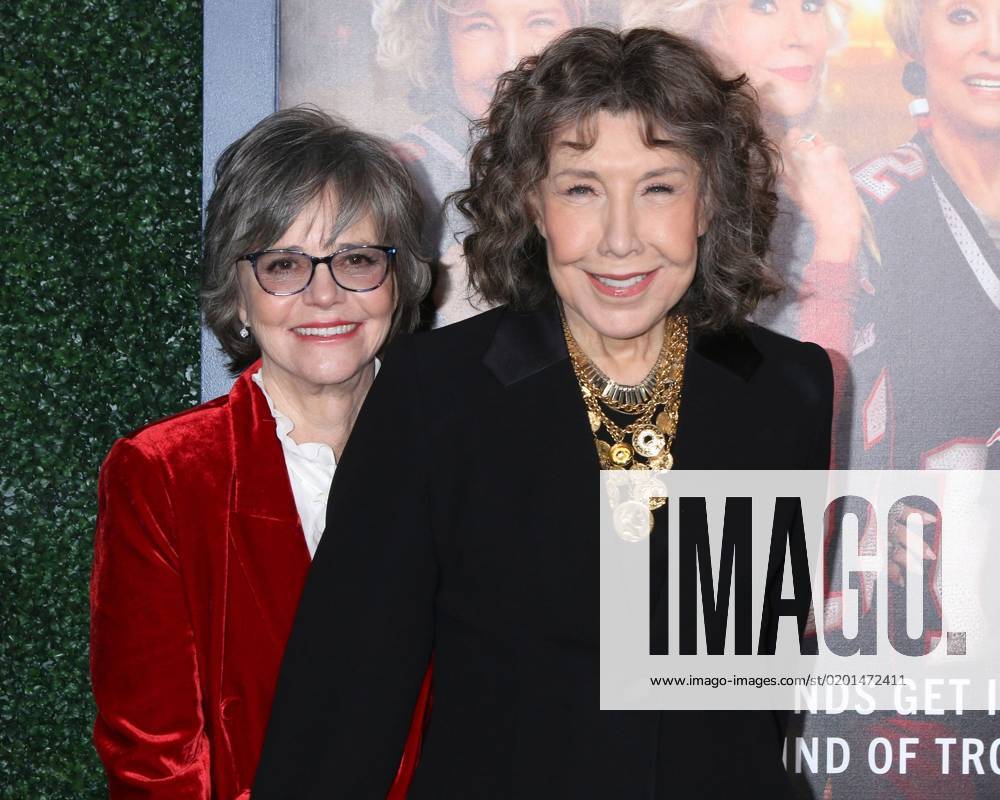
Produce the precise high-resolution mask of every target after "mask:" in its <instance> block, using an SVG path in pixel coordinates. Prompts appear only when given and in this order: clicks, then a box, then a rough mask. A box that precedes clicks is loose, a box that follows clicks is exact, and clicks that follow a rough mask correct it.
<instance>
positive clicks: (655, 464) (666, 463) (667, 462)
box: [649, 450, 674, 470]
mask: <svg viewBox="0 0 1000 800" xmlns="http://www.w3.org/2000/svg"><path fill="white" fill-rule="evenodd" d="M649 466H650V467H652V468H653V469H662V470H668V469H672V468H673V466H674V456H673V453H671V452H670V451H669V450H668V451H667V452H666V453H662V454H660V455H658V456H657V457H656V458H651V459H650V460H649Z"/></svg>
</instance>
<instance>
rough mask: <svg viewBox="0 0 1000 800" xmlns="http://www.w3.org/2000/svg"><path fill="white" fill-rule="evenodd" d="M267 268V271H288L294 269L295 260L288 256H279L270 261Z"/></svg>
mask: <svg viewBox="0 0 1000 800" xmlns="http://www.w3.org/2000/svg"><path fill="white" fill-rule="evenodd" d="M267 269H268V271H269V272H288V271H289V270H293V269H295V262H294V261H292V260H291V259H290V258H281V259H277V260H276V261H272V262H270V263H269V264H268V265H267Z"/></svg>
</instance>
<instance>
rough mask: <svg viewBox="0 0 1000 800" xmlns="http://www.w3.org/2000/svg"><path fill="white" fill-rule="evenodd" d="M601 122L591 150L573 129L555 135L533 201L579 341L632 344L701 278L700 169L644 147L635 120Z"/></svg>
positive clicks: (603, 116) (603, 118) (602, 116)
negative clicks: (591, 337) (596, 338)
mask: <svg viewBox="0 0 1000 800" xmlns="http://www.w3.org/2000/svg"><path fill="white" fill-rule="evenodd" d="M595 123H596V124H595V125H594V131H595V132H596V138H595V141H594V144H593V146H592V147H590V148H589V149H586V150H583V149H581V148H580V146H579V143H580V142H581V141H582V140H581V135H580V132H579V131H578V130H577V128H576V126H575V125H571V126H567V127H566V128H563V129H562V130H561V131H559V132H557V133H556V135H555V136H554V137H553V145H552V150H551V153H550V156H549V172H548V175H547V176H546V177H545V178H544V179H542V181H541V182H540V183H539V185H538V186H537V187H536V189H535V191H534V195H533V206H534V211H535V217H536V224H537V226H538V230H539V232H540V233H541V234H542V236H543V237H544V238H545V243H546V252H547V255H548V264H549V275H550V277H551V279H552V284H553V286H554V287H555V290H556V294H557V295H558V296H559V298H560V300H561V301H562V303H563V307H564V309H565V312H566V317H567V319H568V320H569V322H570V325H571V327H573V328H574V333H575V332H576V331H578V330H579V331H582V332H584V335H592V334H597V335H598V336H600V337H602V338H605V339H616V340H628V339H635V338H637V337H640V336H644V335H645V334H648V333H649V332H650V331H652V330H654V329H655V328H656V326H658V325H659V324H660V323H661V322H662V320H663V319H664V318H665V317H666V315H667V312H669V311H670V309H671V308H673V307H674V306H675V305H676V304H677V301H678V300H680V299H681V297H682V296H683V295H684V293H685V292H686V291H687V289H688V287H689V286H690V285H691V282H692V281H693V280H694V273H695V263H696V261H697V257H698V237H699V236H700V235H701V233H703V232H704V222H703V216H704V215H703V214H702V213H701V202H700V198H699V192H698V184H699V170H698V167H697V165H696V164H695V162H694V161H693V160H692V159H691V158H690V157H688V156H687V155H684V154H683V153H680V152H678V151H677V150H671V149H668V148H666V147H647V146H646V144H645V142H644V141H643V138H642V123H641V121H640V119H639V118H638V117H637V116H636V115H635V114H625V115H621V116H612V115H611V114H608V113H607V112H603V111H602V112H600V113H599V114H598V116H597V117H596V120H595ZM574 145H576V146H574ZM578 338H579V337H578Z"/></svg>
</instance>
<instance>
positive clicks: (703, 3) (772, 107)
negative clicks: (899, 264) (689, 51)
mask: <svg viewBox="0 0 1000 800" xmlns="http://www.w3.org/2000/svg"><path fill="white" fill-rule="evenodd" d="M846 17H847V9H846V7H845V6H844V5H842V4H841V3H839V2H834V0H737V1H736V2H726V1H723V0H659V1H658V2H646V1H645V0H633V2H631V3H629V4H627V5H626V6H625V7H624V8H623V15H622V21H623V25H625V26H626V27H633V26H636V25H653V26H659V27H663V28H666V29H667V30H672V31H675V32H678V33H682V34H685V35H688V36H692V37H694V38H697V39H699V40H700V41H702V42H703V43H704V44H706V45H707V46H708V47H709V48H710V50H711V51H712V52H713V53H714V54H715V56H716V57H717V58H718V59H719V60H720V62H721V63H722V64H723V65H724V66H725V67H727V68H728V69H729V71H730V72H733V73H741V72H742V73H745V74H746V75H747V77H749V79H750V82H751V84H752V85H753V86H754V88H755V89H756V90H757V92H758V94H759V97H760V102H761V106H762V108H763V111H764V115H765V125H766V127H767V128H768V131H769V133H770V135H771V137H772V138H773V139H775V140H776V141H778V142H779V143H780V147H781V155H782V162H783V165H784V173H783V176H782V180H781V183H780V184H779V217H778V223H777V224H776V226H775V230H774V232H773V234H772V238H771V249H772V261H773V263H774V265H775V267H776V268H777V270H778V272H779V274H781V276H782V277H783V278H784V279H785V281H786V283H787V285H788V286H787V290H786V291H785V292H784V293H783V294H782V295H781V296H780V297H779V298H778V299H777V300H775V301H772V302H768V303H765V304H762V306H761V307H760V308H759V309H758V311H757V314H756V315H755V319H756V320H757V322H759V323H761V324H763V325H766V326H767V327H770V328H772V329H774V330H777V331H779V332H781V333H785V334H787V335H790V336H794V337H796V338H799V339H803V340H808V341H815V342H818V343H820V344H822V345H823V346H824V347H826V348H827V350H828V351H830V352H831V355H832V357H833V359H834V364H835V368H837V370H838V372H839V373H843V371H844V367H845V364H846V354H847V352H848V350H849V347H850V330H851V300H852V294H853V292H854V290H855V287H856V279H855V277H854V275H855V273H854V270H853V266H852V262H853V260H854V257H855V254H856V252H857V247H858V243H859V241H860V236H861V204H860V201H859V200H858V198H857V195H856V192H855V190H854V187H853V185H852V183H851V176H850V171H849V169H848V161H847V157H846V155H845V153H844V151H843V150H842V149H841V148H840V147H838V146H837V145H835V144H833V143H830V142H828V141H826V139H825V138H824V136H823V135H822V134H821V133H819V132H817V131H816V130H814V129H812V128H811V127H810V126H811V123H812V121H813V118H814V116H815V112H816V110H817V108H818V106H819V104H820V102H821V92H822V89H823V85H824V77H825V74H826V71H827V58H828V55H829V54H830V53H831V52H832V51H834V50H835V49H836V48H838V47H840V46H841V45H843V44H844V43H845V42H846V39H847V31H846V23H847V19H846Z"/></svg>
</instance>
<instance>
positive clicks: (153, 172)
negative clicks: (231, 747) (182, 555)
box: [0, 0, 202, 800]
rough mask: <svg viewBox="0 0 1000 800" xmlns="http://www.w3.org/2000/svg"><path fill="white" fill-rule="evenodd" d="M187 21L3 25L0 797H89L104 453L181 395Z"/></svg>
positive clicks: (13, 20)
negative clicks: (93, 566) (94, 568)
mask: <svg viewBox="0 0 1000 800" xmlns="http://www.w3.org/2000/svg"><path fill="white" fill-rule="evenodd" d="M201 19H202V5H201V3H197V2H192V1H191V0H155V1H154V0H81V2H77V3H65V2H55V1H54V0H8V1H7V2H4V3H3V4H2V10H0V42H2V44H3V59H2V64H0V100H2V107H0V108H2V113H0V187H2V201H0V241H2V250H0V253H2V255H0V298H2V300H0V342H2V345H0V346H2V352H3V358H2V362H0V363H2V364H3V369H2V370H0V398H2V399H0V437H2V438H0V490H2V497H3V517H2V528H0V798H2V800H13V798H17V800H47V799H48V798H74V800H76V799H77V798H96V797H105V796H106V789H105V783H104V775H103V771H102V769H101V766H100V763H99V761H98V759H97V756H96V754H95V753H94V750H93V746H92V744H91V728H92V725H93V718H94V705H93V700H92V699H91V696H90V680H89V673H88V661H87V659H88V655H87V637H88V581H89V576H90V575H89V573H90V563H91V555H92V546H93V530H94V517H95V512H96V480H97V473H98V468H99V467H100V463H101V461H102V459H103V457H104V455H105V454H106V453H107V451H108V448H109V447H110V446H111V443H112V442H113V441H114V439H115V437H117V436H119V435H121V434H122V433H125V432H126V431H128V430H130V429H132V428H135V427H137V426H138V425H140V424H142V423H144V422H146V421H148V420H150V419H153V418H155V417H159V416H162V415H164V414H166V413H168V412H171V411H176V410H179V409H182V408H185V407H187V406H190V405H191V404H193V403H194V402H195V401H196V398H197V391H198V331H199V327H198V313H197V288H196V287H197V260H198V247H199V219H200V218H199V206H200V186H201V177H200V166H201V78H202V68H201V63H202V32H201V28H202V25H201Z"/></svg>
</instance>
